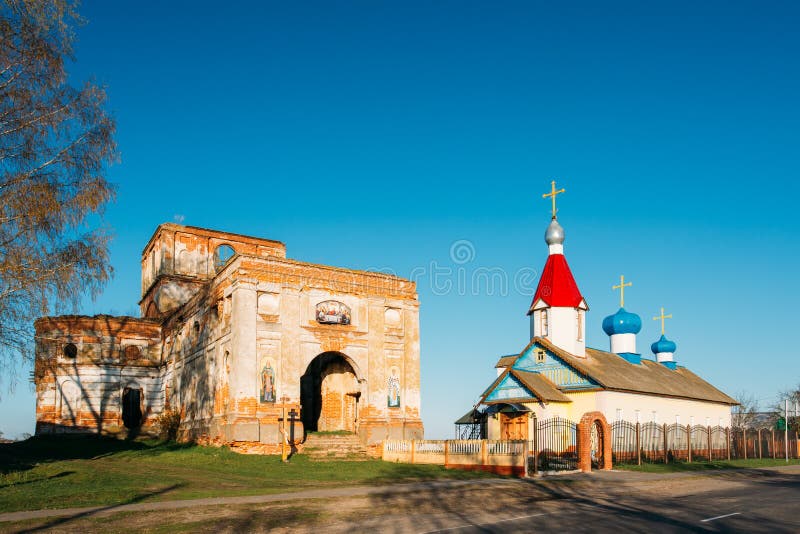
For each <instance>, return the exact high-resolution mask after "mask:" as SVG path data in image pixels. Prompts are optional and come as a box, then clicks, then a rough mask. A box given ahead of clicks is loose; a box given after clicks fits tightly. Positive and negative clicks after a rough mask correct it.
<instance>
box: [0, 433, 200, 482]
mask: <svg viewBox="0 0 800 534" xmlns="http://www.w3.org/2000/svg"><path fill="white" fill-rule="evenodd" d="M193 447H196V445H195V444H193V443H176V442H174V441H152V440H151V441H135V440H124V441H123V440H119V439H116V438H109V437H104V436H70V435H58V436H37V437H33V438H30V439H27V440H25V441H18V442H14V443H3V444H0V473H2V474H4V475H7V474H9V473H14V472H22V471H27V470H29V469H32V468H34V467H35V466H36V465H38V464H42V463H49V462H57V461H61V460H90V459H95V458H105V457H109V456H114V455H116V454H123V453H130V452H136V453H140V454H143V455H158V454H162V453H164V452H171V451H175V450H182V449H191V448H193Z"/></svg>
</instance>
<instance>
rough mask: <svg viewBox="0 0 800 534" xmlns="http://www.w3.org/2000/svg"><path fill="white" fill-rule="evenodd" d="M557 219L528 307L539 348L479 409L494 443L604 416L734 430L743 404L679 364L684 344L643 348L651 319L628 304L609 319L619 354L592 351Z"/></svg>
mask: <svg viewBox="0 0 800 534" xmlns="http://www.w3.org/2000/svg"><path fill="white" fill-rule="evenodd" d="M562 191H563V190H561V191H556V190H555V182H554V183H553V189H552V192H551V193H550V194H548V195H545V196H552V198H553V217H552V220H551V222H550V224H549V226H548V227H547V231H546V232H545V242H546V243H547V247H548V251H549V254H548V256H547V261H546V263H545V265H544V269H543V270H542V275H541V278H540V279H539V284H538V287H537V289H536V293H535V296H534V298H533V302H532V303H531V306H530V308H529V310H528V316H529V317H530V342H529V343H528V345H527V346H526V347H524V348H523V349H522V350H521V351H520V352H519V353H518V354H513V355H510V356H504V357H502V358H500V360H499V361H498V362H497V364H496V366H495V367H496V368H497V377H496V379H495V380H494V381H493V382H492V383H491V385H489V387H488V388H487V389H486V390H485V391H484V393H483V394H482V395H481V397H480V400H479V403H478V407H477V409H478V411H479V412H481V413H482V414H485V415H488V416H489V417H486V418H485V421H486V427H485V429H484V433H485V437H486V438H488V439H490V440H528V439H532V438H531V434H532V432H533V430H532V429H531V426H530V425H529V424H528V422H529V420H530V419H531V418H532V417H533V416H535V417H536V418H538V419H539V420H543V419H548V418H553V417H562V418H565V419H569V420H571V421H579V420H581V418H583V417H585V415H586V414H597V417H599V414H602V416H604V418H605V420H606V421H607V422H608V423H611V422H613V421H623V420H624V421H629V422H632V423H642V424H644V423H650V422H654V423H658V424H670V425H671V424H675V423H677V424H680V425H703V426H707V427H710V426H720V427H729V426H730V423H731V406H733V405H736V404H738V403H737V401H736V400H735V399H733V398H731V397H729V396H728V395H726V394H725V393H723V392H722V391H720V390H718V389H717V388H715V387H714V386H712V385H711V384H709V383H708V382H706V381H705V380H703V379H702V378H701V377H699V376H697V375H696V374H695V373H693V372H692V371H690V370H689V369H687V368H686V367H683V366H681V365H678V363H677V362H676V360H675V356H674V354H675V351H676V344H675V343H674V342H672V341H670V340H668V339H667V338H666V337H665V336H664V335H663V333H664V319H666V318H669V317H671V316H670V315H664V310H663V308H662V310H661V316H660V319H661V322H662V335H661V338H660V339H658V340H657V341H655V342H654V343H653V344H652V345H651V347H650V348H651V350H652V352H653V353H654V356H655V357H654V359H650V358H648V357H645V356H643V355H642V354H640V353H639V352H638V350H637V340H636V335H637V334H638V333H639V331H640V330H641V327H642V321H641V319H640V317H639V316H638V315H636V314H635V313H631V312H628V311H626V310H625V309H624V307H622V305H623V304H624V290H625V287H626V286H629V285H630V284H626V283H625V281H624V279H622V280H621V282H620V285H619V286H615V289H617V288H618V289H620V291H621V297H622V298H621V303H620V304H621V306H620V309H619V310H618V311H617V312H616V313H614V314H613V315H610V316H608V317H606V318H605V319H604V320H603V323H602V327H603V330H604V331H605V333H606V334H608V335H609V341H610V350H608V351H605V350H599V349H593V348H589V347H587V346H586V314H587V312H588V311H589V306H588V304H587V301H586V299H585V298H584V296H583V294H582V293H581V291H580V289H578V284H577V283H576V281H575V279H574V277H573V275H572V272H571V271H570V268H569V265H568V263H567V259H566V256H565V255H564V238H565V235H564V229H563V228H562V227H561V225H560V224H559V223H558V220H557V219H556V210H555V195H556V194H558V193H560V192H562Z"/></svg>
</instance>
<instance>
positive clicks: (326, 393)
mask: <svg viewBox="0 0 800 534" xmlns="http://www.w3.org/2000/svg"><path fill="white" fill-rule="evenodd" d="M360 397H361V388H360V385H359V383H358V377H357V376H356V372H355V370H354V369H353V366H352V365H351V364H350V362H349V361H348V359H347V357H346V356H345V355H344V354H342V353H340V352H323V353H322V354H320V355H319V356H317V357H316V358H314V359H313V360H311V363H309V364H308V368H307V369H306V372H305V374H304V375H303V376H302V377H300V402H301V405H302V409H301V410H300V418H301V419H302V421H303V428H304V429H305V430H306V432H316V431H336V430H345V431H348V432H355V431H356V430H357V426H358V401H359V398H360Z"/></svg>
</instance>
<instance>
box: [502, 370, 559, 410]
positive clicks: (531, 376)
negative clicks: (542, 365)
mask: <svg viewBox="0 0 800 534" xmlns="http://www.w3.org/2000/svg"><path fill="white" fill-rule="evenodd" d="M511 374H513V375H514V376H515V377H517V378H518V379H519V380H520V382H522V383H523V385H524V386H525V387H526V388H528V389H529V390H530V391H531V392H532V393H533V394H534V395H536V396H537V397H538V398H539V399H540V400H543V401H545V402H572V401H571V400H570V398H569V397H567V396H566V395H564V394H563V393H561V391H559V389H558V387H556V385H555V384H553V383H552V382H550V380H548V379H547V377H545V376H544V375H541V374H539V373H532V372H530V371H519V370H517V369H512V370H511Z"/></svg>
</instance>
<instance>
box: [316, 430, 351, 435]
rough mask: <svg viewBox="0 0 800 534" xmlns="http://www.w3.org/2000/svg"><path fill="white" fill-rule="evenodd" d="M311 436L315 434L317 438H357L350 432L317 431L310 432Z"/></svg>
mask: <svg viewBox="0 0 800 534" xmlns="http://www.w3.org/2000/svg"><path fill="white" fill-rule="evenodd" d="M309 434H315V435H317V436H355V434H353V433H352V432H350V431H349V430H316V431H314V432H309Z"/></svg>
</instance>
